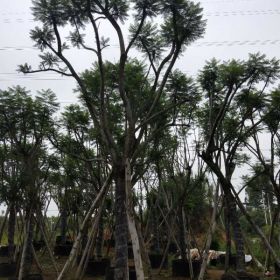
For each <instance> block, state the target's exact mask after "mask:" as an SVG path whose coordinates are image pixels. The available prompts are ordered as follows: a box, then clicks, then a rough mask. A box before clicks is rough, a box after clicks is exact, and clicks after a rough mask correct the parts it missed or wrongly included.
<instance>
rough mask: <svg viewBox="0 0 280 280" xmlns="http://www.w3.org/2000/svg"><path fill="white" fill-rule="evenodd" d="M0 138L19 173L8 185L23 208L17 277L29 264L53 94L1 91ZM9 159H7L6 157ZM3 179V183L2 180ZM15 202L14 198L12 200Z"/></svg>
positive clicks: (54, 104)
mask: <svg viewBox="0 0 280 280" xmlns="http://www.w3.org/2000/svg"><path fill="white" fill-rule="evenodd" d="M0 97H1V98H0V127H1V141H2V142H4V143H5V145H6V146H7V147H8V149H9V150H10V151H11V153H12V155H13V157H14V160H13V163H14V164H16V167H15V168H16V170H18V172H19V174H18V176H17V177H16V178H14V180H16V181H18V182H17V183H16V187H14V184H10V183H11V182H9V180H7V177H6V178H5V181H6V183H7V184H10V187H11V190H10V195H14V196H15V195H16V194H15V192H18V191H19V192H20V193H21V194H22V196H23V199H22V200H21V202H22V204H23V205H22V207H23V209H24V211H25V241H24V246H23V253H22V258H21V267H20V275H19V277H20V278H22V277H26V276H27V275H28V273H29V271H30V268H31V264H32V257H33V252H32V240H33V227H34V218H33V214H34V213H36V212H37V211H38V209H40V210H41V207H42V204H43V200H42V193H41V191H42V190H41V189H40V188H41V187H42V184H43V183H44V181H45V178H44V176H43V174H44V171H45V170H44V165H45V163H46V151H45V143H46V142H45V140H46V138H47V135H48V133H49V131H50V130H51V129H52V125H53V119H52V117H53V114H54V112H55V111H56V109H57V108H58V105H57V103H56V102H55V96H54V94H53V93H52V92H51V91H49V90H47V91H42V92H40V93H39V94H38V95H37V96H36V97H35V98H32V96H31V95H30V94H29V92H28V91H27V90H26V89H25V88H21V87H19V86H17V87H14V88H9V89H8V90H4V91H0ZM8 160H9V159H8ZM5 181H4V182H5ZM11 201H12V202H14V201H13V200H11Z"/></svg>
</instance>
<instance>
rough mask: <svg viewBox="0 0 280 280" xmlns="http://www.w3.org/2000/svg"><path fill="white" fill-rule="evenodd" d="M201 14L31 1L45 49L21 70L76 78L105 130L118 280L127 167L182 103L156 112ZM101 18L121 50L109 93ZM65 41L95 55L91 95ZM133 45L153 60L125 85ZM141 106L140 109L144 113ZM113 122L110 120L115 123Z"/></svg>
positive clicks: (187, 9)
mask: <svg viewBox="0 0 280 280" xmlns="http://www.w3.org/2000/svg"><path fill="white" fill-rule="evenodd" d="M132 11H133V12H134V16H133V17H134V21H135V23H134V24H133V25H132V26H131V28H130V37H129V39H128V42H127V43H125V38H124V35H123V31H122V28H121V26H120V23H122V22H126V21H127V20H128V17H129V16H128V15H129V14H131V12H132ZM201 12H202V9H201V8H200V6H199V4H194V3H193V2H191V1H186V0H174V1H171V2H170V1H156V0H151V1H146V0H145V1H130V2H127V1H123V0H118V1H99V0H96V1H90V0H79V1H65V0H52V1H48V0H35V1H33V15H34V17H35V20H37V21H39V22H41V23H42V24H43V27H42V28H39V27H36V28H35V29H34V30H32V31H31V38H32V39H33V40H34V41H35V43H36V45H37V47H38V48H39V49H40V50H41V51H42V52H43V54H42V55H41V56H40V57H41V59H42V62H41V63H40V65H39V68H38V69H36V70H32V68H31V66H29V65H28V64H25V65H22V66H20V71H22V72H24V73H34V72H44V71H55V72H58V73H60V74H62V75H66V76H71V77H73V78H74V79H75V80H76V81H77V84H78V87H79V91H80V92H81V98H82V99H83V101H84V103H85V104H86V106H87V108H88V110H89V113H90V116H91V118H92V120H93V122H94V126H95V127H96V129H97V130H98V131H99V132H100V138H101V141H102V148H104V150H105V152H106V154H107V157H109V158H110V161H111V164H112V168H113V173H114V180H115V183H116V190H115V218H116V227H115V239H116V269H115V279H127V230H128V228H127V219H126V214H127V213H126V207H125V202H126V199H127V195H126V190H125V169H126V162H127V160H128V161H129V162H130V163H131V165H132V167H133V165H134V163H135V162H136V160H137V157H138V156H139V154H140V153H141V150H142V147H143V143H142V142H143V141H144V135H145V134H147V132H149V124H150V123H151V122H152V121H154V120H155V118H156V117H158V116H159V115H160V114H161V113H163V112H164V111H167V110H169V109H171V108H174V107H175V106H178V105H179V104H174V103H170V102H166V103H165V104H164V107H163V108H162V110H161V111H158V104H160V102H161V100H162V98H163V95H164V92H165V88H166V82H167V79H168V76H169V75H170V73H171V70H172V68H173V66H174V64H175V62H176V60H177V59H178V57H179V55H180V54H181V53H182V52H183V50H184V48H185V47H186V46H187V45H189V44H190V43H192V42H193V41H195V40H196V39H198V38H200V37H201V36H202V34H203V32H204V28H205V21H203V20H202V15H201ZM157 18H158V19H162V21H163V23H162V24H161V25H160V26H157V25H154V24H152V19H157ZM103 20H106V21H107V22H108V23H109V24H110V25H111V26H112V27H113V29H114V30H115V32H116V34H117V37H118V41H119V42H118V47H119V50H120V54H119V61H118V63H117V64H116V65H115V69H116V73H115V75H114V77H115V81H114V84H112V85H111V86H110V87H109V88H108V86H109V84H108V82H109V81H110V79H108V77H110V74H112V72H110V71H111V70H110V68H108V66H107V64H106V63H105V62H104V58H103V49H104V48H106V46H108V45H109V40H108V39H107V38H103V37H102V36H101V34H100V30H99V28H98V26H99V23H102V21H103ZM86 25H89V27H91V28H92V32H93V36H94V38H95V46H94V47H92V46H89V45H87V43H86V40H85V39H86V38H85V34H82V32H83V28H84V27H85V26H86ZM66 26H70V27H71V28H72V31H71V33H70V36H69V37H68V38H62V35H61V32H60V31H61V28H63V27H66ZM64 39H65V40H68V42H69V43H71V44H72V45H73V46H74V47H80V48H83V49H86V50H88V51H92V52H93V54H96V57H97V63H96V66H95V71H96V72H97V73H98V75H96V77H95V85H96V87H95V91H91V90H89V88H88V87H87V85H86V83H85V80H84V78H83V77H82V76H81V75H79V74H78V72H77V70H75V67H74V66H73V65H72V64H71V62H70V61H69V60H68V59H67V57H66V56H65V49H66V48H68V46H67V44H66V41H65V40H64ZM134 46H135V47H137V48H138V50H139V51H140V52H141V53H143V54H145V55H146V57H147V59H148V61H149V65H147V66H148V67H146V68H145V67H140V65H141V64H140V65H139V66H138V67H140V68H139V70H138V71H137V72H136V73H137V74H138V75H135V78H136V79H138V81H137V83H136V84H132V83H130V81H129V80H128V77H133V75H134V74H135V73H133V74H131V73H132V72H131V71H130V70H129V69H130V66H133V67H135V66H136V65H135V63H131V61H130V60H129V52H130V50H131V48H132V47H134ZM46 50H48V51H46ZM150 72H151V73H150ZM149 73H150V75H149ZM150 76H151V78H150ZM108 89H109V90H108ZM112 89H113V91H112ZM114 94H116V95H117V96H118V98H119V100H120V102H119V104H118V105H119V109H118V110H119V114H120V115H121V116H122V118H121V120H119V119H117V120H116V121H121V123H120V124H119V125H120V128H121V130H120V132H119V133H120V135H119V136H120V137H116V136H117V135H116V134H115V133H116V131H115V130H114V127H112V123H111V120H110V115H111V113H110V112H111V111H110V108H111V102H112V101H111V100H112V98H113V96H114ZM142 94H147V95H148V96H149V103H146V105H145V106H144V104H143V103H142V106H141V105H140V104H141V103H139V100H140V97H141V96H142ZM134 100H137V103H134ZM172 100H174V99H172ZM169 101H171V100H169ZM186 101H187V100H184V101H181V102H182V103H183V102H186ZM115 105H116V106H117V104H115ZM136 108H141V111H140V112H139V111H138V110H137V109H136ZM116 121H115V122H113V123H114V126H116ZM149 133H150V134H151V132H149ZM149 139H150V137H145V141H148V140H149ZM131 191H132V190H129V192H131Z"/></svg>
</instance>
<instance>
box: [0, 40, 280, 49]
mask: <svg viewBox="0 0 280 280" xmlns="http://www.w3.org/2000/svg"><path fill="white" fill-rule="evenodd" d="M279 43H280V39H268V40H235V41H202V42H196V43H193V44H192V45H190V47H194V46H195V47H210V46H215V47H220V46H229V47H230V46H243V45H247V46H248V45H252V46H253V45H276V44H279ZM118 47H119V46H118V45H114V44H112V45H110V46H108V47H107V48H105V49H104V50H106V49H108V48H118ZM29 50H37V51H39V50H38V49H37V48H36V47H30V46H18V47H14V46H3V47H0V51H29ZM75 50H80V51H81V50H82V51H83V50H84V49H75Z"/></svg>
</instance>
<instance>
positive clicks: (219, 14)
mask: <svg viewBox="0 0 280 280" xmlns="http://www.w3.org/2000/svg"><path fill="white" fill-rule="evenodd" d="M279 14H280V10H277V9H275V10H272V9H271V10H246V11H242V10H237V11H234V10H233V11H217V12H209V13H205V14H204V15H205V16H206V17H227V16H259V15H279ZM1 22H2V23H4V24H10V23H13V22H16V23H23V22H36V21H35V20H33V19H32V18H4V19H2V20H1Z"/></svg>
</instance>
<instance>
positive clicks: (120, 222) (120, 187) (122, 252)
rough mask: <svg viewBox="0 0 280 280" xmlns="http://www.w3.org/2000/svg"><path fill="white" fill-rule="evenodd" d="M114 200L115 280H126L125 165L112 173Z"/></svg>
mask: <svg viewBox="0 0 280 280" xmlns="http://www.w3.org/2000/svg"><path fill="white" fill-rule="evenodd" d="M114 179H115V183H116V200H115V241H116V243H115V245H116V246H115V250H116V255H115V264H116V267H115V273H114V275H115V276H114V278H115V280H128V262H127V258H128V252H127V250H128V246H127V241H128V222H127V212H126V205H125V204H126V189H125V165H119V166H118V167H117V168H116V171H115V173H114Z"/></svg>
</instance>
